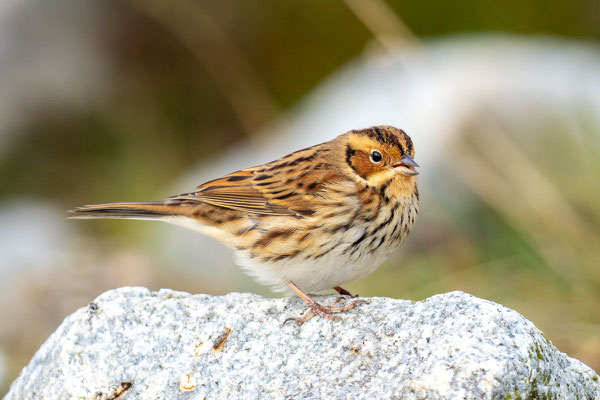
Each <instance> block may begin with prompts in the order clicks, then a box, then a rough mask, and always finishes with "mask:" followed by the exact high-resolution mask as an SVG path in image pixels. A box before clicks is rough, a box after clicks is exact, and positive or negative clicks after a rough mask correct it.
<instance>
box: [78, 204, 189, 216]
mask: <svg viewBox="0 0 600 400" xmlns="http://www.w3.org/2000/svg"><path fill="white" fill-rule="evenodd" d="M186 211H188V210H187V207H182V206H181V205H179V204H173V203H171V204H167V203H166V202H162V201H146V202H128V203H106V204H94V205H89V206H81V207H77V208H75V209H73V210H69V212H71V213H74V214H77V215H73V216H71V217H69V218H78V219H93V218H132V219H162V218H164V217H171V216H182V215H186V214H187V212H186Z"/></svg>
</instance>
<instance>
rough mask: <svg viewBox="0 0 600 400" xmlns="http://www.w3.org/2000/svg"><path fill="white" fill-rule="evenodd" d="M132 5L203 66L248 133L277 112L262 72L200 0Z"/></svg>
mask: <svg viewBox="0 0 600 400" xmlns="http://www.w3.org/2000/svg"><path fill="white" fill-rule="evenodd" d="M130 4H131V5H132V6H134V7H135V8H136V9H137V10H139V11H141V12H142V13H144V14H146V15H149V16H150V17H152V18H153V19H154V20H156V21H157V22H159V23H160V24H161V25H163V26H164V27H165V28H166V29H167V30H169V31H170V32H171V33H172V34H173V35H175V37H176V38H177V39H178V40H179V41H180V42H181V43H182V44H183V45H185V46H186V47H187V48H188V49H189V50H190V52H191V53H192V55H193V56H194V57H195V58H196V59H197V60H198V61H199V62H200V63H201V64H202V65H203V67H204V68H205V69H206V71H207V72H208V73H209V74H210V76H211V77H212V78H213V79H214V81H215V82H216V83H217V85H218V86H219V87H220V89H221V91H222V92H223V94H224V95H225V97H226V98H227V100H228V101H229V103H230V104H231V106H232V108H233V109H234V111H235V112H236V114H237V115H238V118H239V119H240V122H241V123H242V125H243V126H244V127H245V129H246V131H247V133H248V134H252V133H254V132H256V131H257V130H258V129H259V128H261V127H262V126H264V125H265V124H266V123H267V122H269V121H270V120H271V119H273V118H274V117H275V116H276V115H277V111H278V109H277V106H276V105H275V102H274V101H273V100H272V99H271V96H270V95H269V92H268V90H267V88H266V86H265V85H264V84H263V82H262V80H261V79H260V77H259V74H258V73H257V72H256V71H255V70H254V67H253V66H252V65H251V63H250V62H249V61H248V59H247V58H246V57H245V56H244V54H243V53H242V51H241V50H240V49H239V48H238V47H237V46H236V45H235V44H234V43H233V41H232V40H231V39H230V38H229V36H228V35H227V33H226V32H225V31H224V30H223V29H222V28H221V27H220V26H219V25H218V24H217V23H216V22H215V21H214V19H213V18H212V17H211V16H210V14H209V13H208V12H206V10H204V9H203V8H202V5H201V4H199V3H198V2H180V3H177V4H176V5H175V4H173V3H169V2H163V1H160V0H150V1H140V0H130Z"/></svg>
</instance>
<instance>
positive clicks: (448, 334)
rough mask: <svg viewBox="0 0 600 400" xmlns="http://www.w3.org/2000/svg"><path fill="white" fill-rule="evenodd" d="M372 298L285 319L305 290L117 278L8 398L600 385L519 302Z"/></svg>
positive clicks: (413, 392)
mask: <svg viewBox="0 0 600 400" xmlns="http://www.w3.org/2000/svg"><path fill="white" fill-rule="evenodd" d="M317 299H318V300H319V301H321V302H324V303H327V302H330V301H331V300H332V299H333V297H330V298H328V297H325V296H322V297H317ZM367 300H368V303H366V304H363V305H361V306H360V307H358V308H356V309H354V310H352V311H350V312H348V313H346V314H344V315H342V318H341V320H339V321H328V320H325V319H322V318H313V319H312V320H310V321H309V322H307V323H306V324H304V325H302V326H296V325H295V324H293V323H291V324H286V325H283V326H282V322H283V321H284V320H285V319H286V318H288V317H294V316H298V315H299V314H301V313H302V312H303V311H304V310H305V306H304V305H303V303H302V302H301V301H300V300H299V299H298V298H289V299H265V298H262V297H260V296H256V295H252V294H239V293H232V294H229V295H227V296H219V297H214V296H208V295H190V294H187V293H182V292H175V291H172V290H160V291H158V292H150V291H149V290H147V289H145V288H121V289H117V290H112V291H109V292H106V293H104V294H102V295H101V296H99V297H98V298H97V299H96V300H94V302H93V303H91V304H90V306H88V307H86V308H82V309H79V310H77V311H76V312H75V313H73V314H72V315H70V316H69V317H67V318H66V319H65V321H64V322H63V323H62V324H61V326H60V327H59V328H58V329H57V331H56V332H55V333H54V334H52V336H50V338H49V339H48V340H47V341H46V343H44V345H42V347H41V348H40V350H38V352H37V353H36V354H35V356H34V357H33V359H32V360H31V362H30V363H29V365H28V366H27V367H25V368H24V369H23V371H22V372H21V375H20V376H19V377H18V378H17V380H16V381H15V382H14V383H13V384H12V387H11V389H10V392H9V393H8V395H7V397H6V399H7V400H16V399H19V400H20V399H53V400H54V399H117V398H118V399H121V398H122V399H125V400H126V399H152V400H156V399H179V398H183V399H205V398H209V399H238V398H244V399H270V398H277V399H322V398H336V399H344V398H352V399H393V398H396V399H546V398H549V399H554V398H557V399H598V398H600V383H599V381H598V380H599V378H598V375H597V374H596V373H595V372H594V371H592V370H591V369H590V368H589V367H587V366H586V365H584V364H583V363H581V362H579V361H577V360H575V359H572V358H569V357H568V356H566V355H565V354H563V353H561V352H559V351H558V350H557V349H556V348H555V347H554V346H553V345H552V344H551V343H550V342H549V341H548V340H547V339H546V338H545V337H544V336H543V335H542V333H541V332H540V331H539V330H538V329H537V328H536V327H535V326H534V325H533V324H532V323H531V322H529V321H528V320H526V319H525V318H523V317H522V316H521V315H520V314H518V313H517V312H515V311H513V310H510V309H508V308H505V307H503V306H500V305H498V304H495V303H492V302H490V301H486V300H481V299H478V298H476V297H473V296H470V295H468V294H465V293H461V292H451V293H447V294H443V295H437V296H433V297H431V298H429V299H427V300H424V301H420V302H416V303H415V302H410V301H405V300H394V299H389V298H368V299H367Z"/></svg>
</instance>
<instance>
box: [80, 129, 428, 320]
mask: <svg viewBox="0 0 600 400" xmlns="http://www.w3.org/2000/svg"><path fill="white" fill-rule="evenodd" d="M414 155H415V152H414V146H413V142H412V140H411V138H410V137H409V136H408V135H407V134H406V133H405V132H404V131H403V130H401V129H398V128H395V127H393V126H389V125H381V126H372V127H369V128H365V129H357V130H350V131H348V132H346V133H343V134H341V135H339V136H337V137H335V138H334V139H332V140H330V141H328V142H324V143H321V144H317V145H314V146H311V147H308V148H304V149H301V150H298V151H295V152H293V153H291V154H288V155H286V156H283V157H281V158H279V159H277V160H275V161H272V162H268V163H266V164H262V165H258V166H255V167H250V168H246V169H242V170H239V171H235V172H232V173H230V174H227V175H224V176H222V177H220V178H217V179H214V180H211V181H208V182H206V183H203V184H201V185H200V186H198V187H197V188H196V190H195V191H193V192H190V193H184V194H179V195H176V196H172V197H170V198H168V199H167V200H165V201H151V202H120V203H105V204H95V205H85V206H81V207H77V208H75V209H73V210H69V211H70V212H72V213H75V214H76V215H75V216H73V217H71V218H80V219H91V218H131V219H146V220H159V221H165V222H168V223H172V224H175V225H180V226H183V227H185V228H190V229H193V230H195V231H198V232H200V233H202V234H204V235H206V236H209V237H211V238H213V239H216V240H217V241H219V242H221V243H223V244H225V245H226V246H228V247H230V248H231V249H232V250H233V252H234V254H235V259H236V263H237V264H238V265H240V266H241V267H242V269H244V270H245V271H246V272H247V273H248V274H249V275H251V276H253V277H254V278H255V279H256V280H257V281H258V282H259V283H261V284H264V285H267V286H270V287H272V288H273V289H274V290H275V291H280V292H289V290H291V291H292V292H294V293H296V294H297V295H298V296H299V297H300V298H301V299H302V300H303V301H304V302H305V303H306V304H307V306H308V307H309V309H308V311H307V312H306V313H304V314H303V315H302V316H300V317H298V318H288V319H287V320H286V321H285V322H288V321H295V322H296V323H297V324H299V325H301V324H303V323H304V322H306V321H308V320H309V319H311V318H312V317H314V316H315V315H319V316H321V317H324V318H327V319H330V320H337V319H339V316H337V315H335V314H338V313H343V312H345V311H348V310H350V309H352V308H354V307H357V306H358V305H360V304H361V303H363V302H364V301H363V300H360V299H358V300H354V301H351V302H348V303H346V304H345V305H343V306H338V305H337V304H338V303H339V302H340V301H342V300H344V299H345V298H344V297H343V296H352V295H351V293H350V292H348V291H347V290H345V289H344V288H343V287H342V285H345V284H347V283H350V282H353V281H356V280H358V279H361V278H363V277H365V276H367V275H368V274H370V273H371V272H373V271H374V270H375V269H377V268H378V267H379V265H380V264H381V263H383V261H385V260H386V259H387V258H388V257H389V256H390V255H391V253H392V252H393V251H394V250H396V248H397V247H398V246H399V245H400V244H401V243H402V241H403V240H404V239H405V238H406V236H407V235H408V233H409V231H410V230H411V228H412V226H413V225H414V223H415V219H416V217H417V215H418V211H419V190H418V187H417V179H416V176H417V175H418V174H419V172H418V171H416V168H417V167H419V165H418V164H417V163H416V162H415V160H414ZM325 289H334V290H336V291H337V292H338V293H339V294H340V295H342V296H340V297H338V298H336V299H335V300H334V301H333V302H332V303H331V304H330V305H323V304H320V303H318V302H317V301H316V300H314V299H313V298H312V297H311V296H309V294H308V293H312V292H319V291H323V290H325ZM352 297H354V296H352Z"/></svg>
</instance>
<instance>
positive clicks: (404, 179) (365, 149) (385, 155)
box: [339, 125, 419, 188]
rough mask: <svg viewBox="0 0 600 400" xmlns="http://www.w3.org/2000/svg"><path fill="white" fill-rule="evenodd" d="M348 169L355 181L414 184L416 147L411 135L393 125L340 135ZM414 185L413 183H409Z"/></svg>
mask: <svg viewBox="0 0 600 400" xmlns="http://www.w3.org/2000/svg"><path fill="white" fill-rule="evenodd" d="M339 139H340V144H341V145H342V147H343V149H342V150H343V153H344V157H345V164H346V167H345V169H346V171H347V172H348V173H349V174H350V175H351V176H353V177H354V178H355V179H356V180H358V181H360V182H362V183H365V184H368V185H369V186H373V187H376V188H379V187H382V186H383V185H386V186H388V185H389V184H390V183H396V186H398V184H400V186H408V184H414V181H415V176H416V175H418V174H419V173H418V172H417V171H416V170H415V168H416V167H418V166H419V165H418V164H417V163H416V162H415V160H414V158H413V157H414V155H415V150H414V147H413V143H412V140H411V139H410V137H409V136H408V135H407V134H406V133H404V132H403V131H402V130H400V129H398V128H394V127H393V126H387V125H382V126H373V127H371V128H366V129H360V130H353V131H350V132H347V133H345V134H344V135H341V136H340V137H339ZM410 186H412V185H410Z"/></svg>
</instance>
